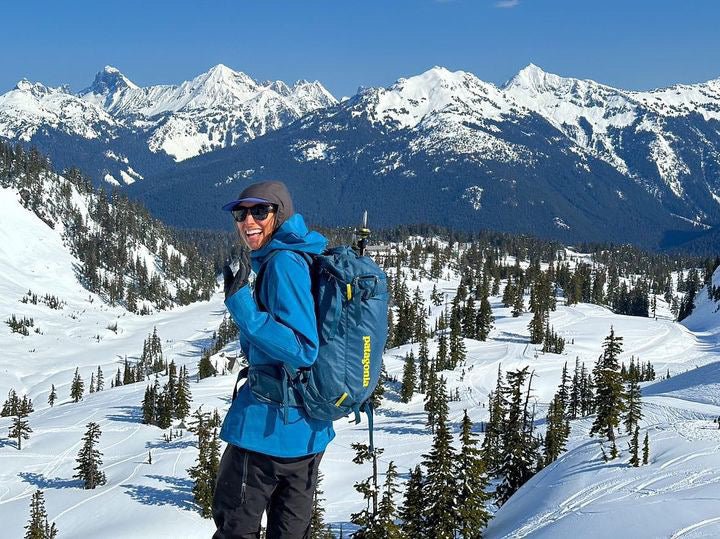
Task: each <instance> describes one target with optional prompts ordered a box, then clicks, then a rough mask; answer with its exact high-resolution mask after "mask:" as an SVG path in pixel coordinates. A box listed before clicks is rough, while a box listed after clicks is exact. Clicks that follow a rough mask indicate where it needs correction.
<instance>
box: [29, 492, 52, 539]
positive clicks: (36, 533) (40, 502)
mask: <svg viewBox="0 0 720 539" xmlns="http://www.w3.org/2000/svg"><path fill="white" fill-rule="evenodd" d="M25 530H26V531H25V536H24V538H23V539H55V537H56V536H57V531H58V530H57V527H56V526H55V523H54V522H53V523H52V524H50V523H49V522H48V519H47V511H45V497H44V495H43V491H42V490H36V491H35V492H34V493H33V495H32V499H31V500H30V520H29V521H28V523H27V525H26V526H25Z"/></svg>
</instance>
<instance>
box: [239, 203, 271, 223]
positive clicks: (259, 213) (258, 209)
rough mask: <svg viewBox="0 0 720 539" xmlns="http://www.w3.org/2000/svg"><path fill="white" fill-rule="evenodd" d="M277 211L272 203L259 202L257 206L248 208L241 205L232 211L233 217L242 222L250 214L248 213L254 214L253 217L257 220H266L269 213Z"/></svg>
mask: <svg viewBox="0 0 720 539" xmlns="http://www.w3.org/2000/svg"><path fill="white" fill-rule="evenodd" d="M274 211H275V208H274V207H273V206H271V205H267V204H258V205H256V206H250V207H249V208H246V207H244V206H240V207H239V208H237V209H235V210H233V211H232V215H233V218H234V219H235V221H237V222H238V223H242V222H243V221H244V220H245V218H246V217H247V216H248V213H250V215H252V216H253V219H255V220H256V221H264V220H265V219H267V217H268V215H270V214H271V213H273V212H274Z"/></svg>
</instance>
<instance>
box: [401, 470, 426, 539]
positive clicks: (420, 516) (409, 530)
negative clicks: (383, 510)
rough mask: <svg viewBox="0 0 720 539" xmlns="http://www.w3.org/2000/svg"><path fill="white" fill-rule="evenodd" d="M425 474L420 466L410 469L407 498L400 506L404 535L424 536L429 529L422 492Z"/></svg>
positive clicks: (406, 491) (406, 490)
mask: <svg viewBox="0 0 720 539" xmlns="http://www.w3.org/2000/svg"><path fill="white" fill-rule="evenodd" d="M422 486H423V476H422V470H421V469H420V466H419V465H418V466H415V469H413V470H410V478H409V479H408V482H407V487H406V488H405V498H404V500H403V505H402V507H401V508H400V513H399V516H400V520H401V521H402V525H401V527H400V531H401V532H402V534H403V536H404V537H416V538H419V537H424V535H425V532H426V530H427V528H426V526H425V521H424V510H425V498H424V496H423V492H422Z"/></svg>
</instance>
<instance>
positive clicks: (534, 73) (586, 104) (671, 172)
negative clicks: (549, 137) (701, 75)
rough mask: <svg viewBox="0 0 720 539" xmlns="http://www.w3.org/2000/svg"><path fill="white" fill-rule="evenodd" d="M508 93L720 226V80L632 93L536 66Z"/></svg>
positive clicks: (591, 150)
mask: <svg viewBox="0 0 720 539" xmlns="http://www.w3.org/2000/svg"><path fill="white" fill-rule="evenodd" d="M503 90H504V92H505V93H506V94H507V95H508V96H510V97H512V99H514V100H515V101H516V102H517V103H519V104H520V105H522V106H523V107H525V108H527V109H529V110H533V111H535V112H537V113H538V114H541V115H542V116H543V117H544V118H546V119H547V120H548V121H549V122H550V123H551V124H552V125H553V126H555V127H556V128H557V129H558V130H559V131H561V132H562V133H563V134H565V135H566V136H567V137H569V138H570V139H571V140H573V141H574V142H575V143H576V144H577V145H578V146H579V147H580V148H582V150H584V151H586V152H588V153H589V154H591V155H593V156H595V157H598V158H599V159H602V160H604V161H606V162H608V163H610V164H611V165H612V166H613V167H614V168H616V169H617V170H618V171H619V172H621V173H622V174H624V175H626V176H627V177H629V178H631V179H632V180H634V181H636V182H638V183H639V184H641V185H643V186H645V188H646V189H647V190H648V191H649V192H651V193H653V194H654V195H655V196H657V197H658V198H660V199H678V200H680V201H688V202H690V206H694V207H696V208H697V212H696V214H695V215H693V216H692V219H694V220H696V221H698V222H703V221H705V220H706V219H707V218H708V217H710V221H711V222H712V223H715V222H717V221H716V218H717V207H718V204H720V169H719V168H718V167H719V164H720V137H718V126H719V125H720V124H719V123H718V122H719V121H720V79H716V80H712V81H709V82H707V83H702V84H695V85H676V86H672V87H670V88H666V89H659V90H654V91H649V92H632V91H626V90H619V89H616V88H612V87H610V86H606V85H603V84H598V83H597V82H594V81H592V80H579V79H574V78H565V77H560V76H557V75H553V74H550V73H546V72H545V71H543V70H542V69H540V68H539V67H537V66H535V65H532V64H531V65H529V66H528V67H526V68H525V69H523V70H522V71H520V72H519V73H518V74H517V75H516V76H515V77H514V78H512V79H511V80H510V81H509V82H508V83H507V84H506V85H505V86H504V87H503ZM711 216H712V217H711Z"/></svg>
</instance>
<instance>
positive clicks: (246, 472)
mask: <svg viewBox="0 0 720 539" xmlns="http://www.w3.org/2000/svg"><path fill="white" fill-rule="evenodd" d="M322 455H323V454H322V453H317V454H314V455H308V456H304V457H295V458H281V457H271V456H269V455H263V454H262V453H255V452H254V451H248V450H246V449H242V448H239V447H236V446H234V445H232V444H228V446H227V448H226V449H225V453H223V456H222V459H221V460H220V469H219V470H218V477H217V483H216V484H215V494H214V496H213V504H212V513H213V519H214V520H215V525H216V526H217V531H216V532H215V534H214V535H213V539H231V538H232V539H245V538H248V539H249V538H253V539H255V538H258V537H260V519H261V518H262V514H263V512H264V511H267V539H306V538H308V537H310V518H311V516H312V508H313V497H314V495H315V486H316V484H317V475H318V467H319V465H320V460H321V459H322Z"/></svg>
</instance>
